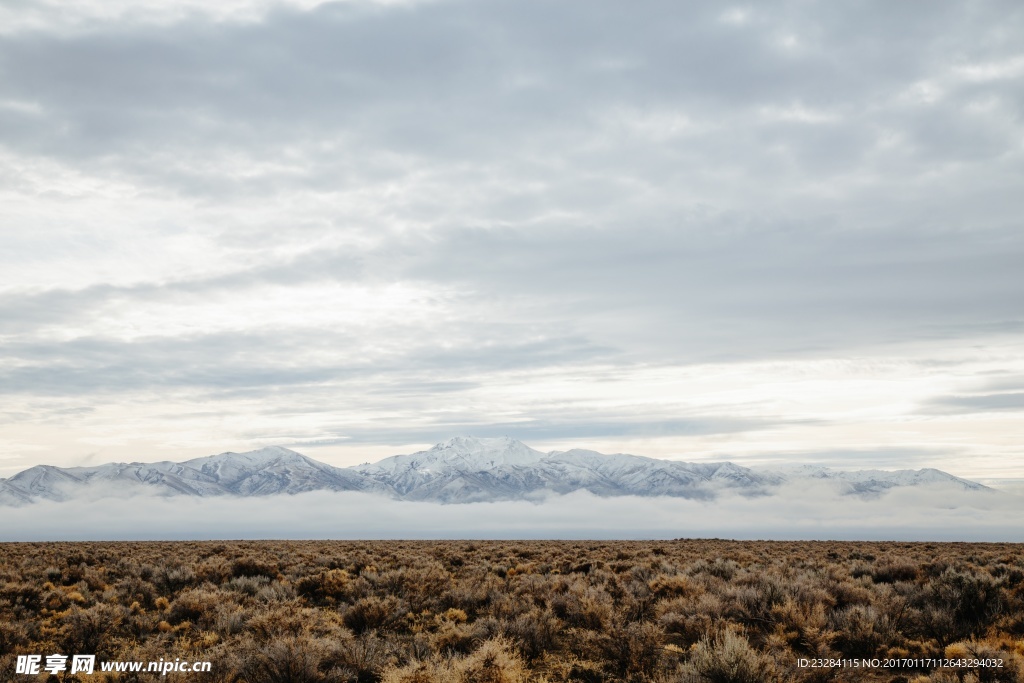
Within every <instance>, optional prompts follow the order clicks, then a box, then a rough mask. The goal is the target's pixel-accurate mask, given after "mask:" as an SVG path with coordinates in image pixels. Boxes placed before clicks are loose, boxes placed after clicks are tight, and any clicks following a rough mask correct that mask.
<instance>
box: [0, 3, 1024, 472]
mask: <svg viewBox="0 0 1024 683" xmlns="http://www.w3.org/2000/svg"><path fill="white" fill-rule="evenodd" d="M12 7H15V9H11V8H7V9H3V8H0V71H2V72H3V74H4V78H3V79H0V80H2V82H0V202H2V203H3V206H4V209H5V220H6V222H7V224H9V225H10V226H12V229H11V230H8V231H5V232H4V234H3V235H2V236H0V267H2V268H3V269H4V274H5V277H4V284H3V285H2V286H0V339H2V342H3V344H2V348H3V353H2V354H0V415H3V416H4V418H3V419H4V422H3V426H4V428H5V429H6V430H9V431H12V433H11V434H7V435H4V436H5V438H6V437H8V436H9V437H10V438H11V439H12V440H15V441H17V442H19V443H24V442H33V441H35V442H39V443H46V444H47V448H48V449H49V450H48V451H47V453H50V454H52V455H53V456H54V457H55V458H56V459H58V460H59V458H60V457H64V456H62V455H61V454H62V453H65V452H67V451H75V452H93V451H94V450H95V446H96V443H97V442H102V443H109V442H110V441H117V440H120V441H122V442H123V441H126V440H129V439H132V438H135V437H134V436H133V437H129V436H126V435H125V433H124V430H128V429H132V430H136V432H137V434H146V435H157V434H161V435H164V436H151V437H150V436H147V437H146V438H148V439H151V441H149V442H148V443H146V444H142V443H140V444H139V446H138V447H139V448H149V449H153V448H158V449H161V450H166V449H168V448H171V447H172V446H175V447H177V446H178V445H180V442H179V441H177V440H176V439H177V437H175V438H171V437H170V436H166V435H170V434H174V435H177V434H188V435H189V436H188V439H187V440H188V443H189V444H190V447H194V448H200V447H201V446H197V445H196V444H202V443H210V444H212V443H213V442H214V441H216V442H217V443H224V442H230V446H228V444H226V443H225V444H224V445H225V446H228V447H231V448H234V449H237V450H242V449H244V447H245V444H240V443H239V442H244V441H246V440H247V439H250V438H254V437H255V436H259V435H266V434H277V435H284V437H285V438H286V440H290V441H297V442H300V443H314V442H315V443H326V442H333V443H336V442H337V440H338V439H342V440H343V442H344V443H353V444H368V443H372V442H376V443H378V444H380V443H394V441H386V440H387V439H389V438H392V439H393V438H398V437H397V436H395V435H403V436H402V437H401V438H403V439H413V438H415V439H427V438H430V439H431V440H433V439H435V438H436V439H439V438H443V437H448V436H451V434H452V433H454V432H460V431H472V432H474V433H495V432H499V431H500V432H504V431H505V430H506V429H509V431H513V430H512V427H517V428H518V429H521V430H524V431H525V434H526V435H527V437H530V436H534V437H536V438H544V439H552V440H567V439H571V438H576V437H580V438H584V437H586V438H590V437H600V438H602V439H607V441H606V442H605V443H607V442H608V441H613V440H615V439H618V440H620V441H622V440H625V439H626V438H627V437H629V438H634V437H638V435H639V434H640V432H642V431H643V430H647V431H648V432H649V433H651V434H655V435H676V436H679V439H678V440H677V441H676V446H674V447H673V448H672V449H667V448H666V450H671V452H672V453H674V454H678V453H680V452H683V451H684V450H685V449H686V448H689V447H691V446H694V441H696V440H697V439H699V438H700V437H702V436H715V435H728V436H734V437H735V438H734V439H733V440H731V441H722V442H719V443H717V444H708V443H701V444H697V445H699V447H700V448H701V451H702V452H705V453H706V452H711V451H719V452H721V451H729V450H731V449H733V448H734V447H735V446H742V450H743V451H744V452H763V451H772V452H789V453H810V452H813V451H816V450H820V447H821V443H823V442H824V443H837V442H842V443H847V441H846V440H847V439H848V438H850V437H851V432H852V431H855V428H857V427H858V426H859V429H860V430H861V432H860V433H861V438H860V440H857V439H854V441H855V443H853V444H852V445H851V448H855V449H856V448H861V447H863V448H865V449H872V448H874V447H878V450H876V451H874V452H876V453H881V452H891V453H892V457H893V458H899V457H902V456H901V454H902V455H908V454H910V453H911V452H916V451H915V449H918V450H920V449H925V450H927V449H928V448H945V444H946V442H947V440H948V441H950V442H953V445H952V446H950V448H951V449H952V450H957V449H960V452H962V453H964V457H965V458H966V457H969V456H970V455H971V454H975V455H977V454H983V453H989V452H997V453H999V454H1000V457H1001V456H1002V455H1003V454H1006V453H1008V452H1009V447H1008V446H1005V445H1000V444H999V443H996V439H995V438H994V437H988V438H987V439H983V440H979V439H978V432H970V431H966V432H963V433H960V434H959V435H956V436H951V435H949V434H947V433H946V432H942V429H945V428H946V427H947V426H948V424H949V423H943V427H942V428H938V427H936V428H935V429H936V430H938V431H939V432H942V434H941V435H936V433H935V432H933V433H930V434H929V435H928V436H927V437H925V436H921V435H918V436H916V437H914V438H915V439H918V441H915V442H913V443H906V442H905V440H899V443H878V440H880V439H882V438H883V437H880V436H877V435H879V434H881V435H886V436H885V438H892V439H896V437H895V436H892V434H893V433H894V432H893V430H889V429H888V428H887V427H886V426H885V425H880V424H879V422H878V420H879V419H880V418H878V416H877V414H876V412H877V406H878V405H885V406H886V409H887V410H888V411H889V413H888V416H887V417H886V419H887V420H889V422H888V423H887V424H893V422H892V421H893V420H899V419H901V416H905V415H908V414H913V413H914V411H915V409H916V407H917V406H921V405H930V406H932V408H931V410H932V412H931V413H929V416H930V418H935V419H936V420H937V419H938V418H939V417H940V415H939V413H936V412H934V411H935V410H937V408H935V406H938V405H939V404H941V403H942V401H943V400H946V401H947V402H948V401H951V400H954V399H942V398H941V397H942V396H951V397H959V396H967V395H971V394H972V393H979V394H980V393H982V391H988V390H977V391H975V390H974V389H972V388H970V387H966V388H965V387H962V386H959V385H958V384H957V381H956V378H957V376H958V375H957V373H958V372H959V373H960V376H963V377H968V376H970V375H971V373H974V372H987V371H989V370H990V369H991V367H992V366H1001V367H1004V368H1006V369H1007V371H1008V372H1018V370H1019V366H1020V364H1021V358H1022V355H1021V353H1020V340H1021V338H1022V337H1021V332H1022V330H1024V318H1022V316H1021V312H1020V306H1019V302H1020V301H1021V300H1022V299H1024V271H1022V269H1021V268H1020V267H1019V264H1020V263H1021V262H1024V234H1022V232H1021V231H1020V229H1019V218H1018V217H1019V216H1020V215H1024V202H1022V200H1021V196H1020V192H1019V185H1020V183H1019V177H1020V174H1021V170H1022V169H1024V152H1022V150H1021V147H1020V145H1019V141H1020V139H1021V135H1022V131H1024V128H1022V125H1024V124H1022V121H1021V119H1020V116H1019V115H1018V114H1019V103H1020V101H1021V97H1022V85H1021V82H1020V79H1019V78H1017V76H1018V75H1019V70H1020V63H1021V62H1020V44H1021V41H1020V36H1021V35H1024V9H1022V8H1021V7H1020V6H1018V5H1017V4H1015V3H1012V2H996V3H992V4H987V5H984V6H973V5H971V6H968V5H963V4H962V3H954V2H937V3H931V4H929V5H928V7H927V9H926V10H923V11H922V10H920V9H919V8H916V9H914V10H909V9H901V8H895V9H894V8H893V7H891V6H890V5H889V4H882V3H867V4H863V5H857V6H852V5H839V4H814V3H810V4H808V3H804V2H796V3H785V2H783V3H775V4H773V5H770V6H766V7H758V8H748V9H745V10H743V11H735V10H731V9H725V10H723V8H721V7H718V6H711V5H708V6H702V5H687V6H682V5H678V4H673V3H667V2H656V3H653V4H644V5H635V4H633V5H624V4H616V3H612V2H595V3H589V4H588V6H587V9H586V11H580V10H579V8H575V7H569V6H557V5H552V4H551V3H544V2H540V1H539V0H527V1H525V2H520V1H514V2H513V1H511V0H498V1H496V2H487V3H474V2H468V1H465V0H444V1H430V2H369V1H362V0H352V1H347V2H319V1H317V0H309V1H306V0H296V1H289V2H277V1H271V0H266V1H265V0H231V1H230V2H223V3H216V5H215V6H214V5H209V4H208V3H207V4H204V3H197V2H193V1H192V0H188V1H187V2H176V3H169V2H164V1H163V0H146V1H145V2H144V3H143V4H142V5H139V4H138V3H125V2H122V1H121V0H117V1H116V2H115V1H112V2H103V3H101V2H82V3H76V5H75V7H74V8H72V9H68V8H66V7H63V6H60V5H59V3H54V2H51V1H50V0H25V1H24V2H19V3H16V5H14V6H12ZM846 359H854V361H855V362H857V363H860V365H859V370H858V372H861V373H863V374H862V376H861V378H860V379H858V378H856V377H853V376H852V374H851V375H848V376H844V377H843V381H842V382H837V384H835V385H834V386H833V389H832V391H831V392H826V391H824V390H818V389H815V391H816V392H817V393H815V394H814V395H815V405H814V406H813V409H809V408H807V407H806V406H807V405H808V401H807V400H805V395H804V394H803V393H801V392H802V391H804V390H805V389H806V387H807V386H808V385H812V384H813V382H811V381H807V382H805V381H802V380H799V379H793V376H792V374H791V372H790V371H791V369H792V368H794V367H797V366H799V367H800V368H802V369H801V370H800V371H799V372H798V373H797V374H799V373H801V372H802V373H807V374H808V375H813V374H815V373H818V372H820V371H821V367H820V366H819V365H817V363H818V362H819V361H822V360H827V361H835V362H845V360H846ZM879 359H883V360H879ZM875 361H878V362H879V364H880V365H884V366H885V368H883V369H881V370H879V369H878V367H877V366H876V365H874V363H875ZM772 363H775V364H777V365H776V366H775V370H772V369H767V370H766V369H765V367H767V366H759V373H760V374H758V375H757V377H756V379H752V380H751V382H750V385H751V386H750V387H749V393H750V394H756V395H757V397H758V398H757V399H752V398H751V399H743V400H741V399H740V398H737V396H738V394H739V393H741V392H740V391H739V390H738V389H736V388H735V386H734V383H733V381H732V380H730V379H729V378H728V377H725V378H724V379H722V377H723V376H727V375H728V371H726V370H722V369H721V368H724V367H727V366H732V367H733V368H735V372H739V373H747V372H748V371H749V369H750V368H751V366H752V364H755V365H756V364H772ZM893 363H895V364H902V370H901V372H902V373H903V374H902V375H901V378H902V379H898V378H894V377H893V376H891V375H890V374H888V373H889V372H890V370H889V368H890V367H891V365H892V364H893ZM928 363H932V364H934V367H939V365H943V367H945V368H946V370H943V371H938V370H937V371H936V372H935V376H934V377H933V378H932V380H931V384H928V382H927V381H926V380H924V379H922V378H921V377H920V373H919V369H920V368H921V367H922V366H923V365H926V364H928ZM711 366H714V367H713V368H712V369H711V370H710V372H709V367H711ZM954 367H956V368H959V370H953V369H951V368H954ZM772 372H776V379H775V380H774V381H773V380H771V378H769V377H768V375H771V374H772ZM709 375H711V376H715V377H717V378H719V379H722V381H721V383H720V384H722V385H727V386H728V387H730V388H729V389H728V390H725V389H721V388H719V387H718V384H716V383H713V382H706V381H704V380H703V379H701V378H706V377H708V376H709ZM652 378H653V379H652ZM660 378H665V379H664V380H662V379H660ZM681 378H683V379H681ZM687 378H689V379H690V380H692V382H688V381H687ZM861 379H862V380H863V383H862V384H859V383H858V382H860V381H861ZM867 384H871V385H872V386H874V387H884V391H881V390H875V389H871V390H869V391H864V392H861V390H862V389H863V388H864V386H865V385H867ZM925 384H928V386H924V385H925ZM693 386H699V387H700V388H699V389H696V388H692V387H693ZM666 387H668V388H666ZM1015 390H1016V389H1015V388H1011V389H1007V391H1015ZM991 391H992V392H995V391H1002V390H1001V389H992V390H991ZM730 392H732V393H731V395H730V396H727V397H724V398H723V394H726V393H730ZM698 394H699V395H698ZM866 394H871V396H873V397H878V396H880V395H881V396H882V397H883V398H882V399H878V398H874V399H870V400H869V399H868V398H860V399H858V400H861V401H862V404H861V405H860V406H859V407H852V406H851V405H849V403H848V401H849V400H852V398H851V397H854V398H856V397H861V396H862V395H866ZM886 396H891V397H892V399H891V400H884V399H885V397H886ZM897 399H898V400H897ZM933 400H934V401H937V403H929V401H933ZM956 400H959V399H956ZM971 400H973V401H975V403H977V402H978V401H979V400H981V399H977V398H972V399H971ZM987 400H988V404H987V405H988V407H989V408H990V409H991V408H992V407H993V406H994V405H996V403H998V401H1000V400H1010V399H1005V398H1004V399H997V398H991V399H987ZM161 401H163V403H162V404H161ZM65 403H74V404H76V405H65ZM979 406H980V404H978V405H974V406H966V405H959V404H958V405H957V406H956V409H957V410H961V409H967V408H970V409H972V410H974V409H977V408H979ZM69 408H70V409H75V408H78V409H80V410H91V411H94V412H93V413H92V417H89V418H88V419H86V418H82V417H73V416H74V415H79V416H81V415H82V413H62V412H59V411H65V410H67V409H69ZM946 409H952V406H951V404H950V405H946V407H945V408H943V410H946ZM146 411H148V412H147V413H146V414H145V415H142V413H143V412H146ZM1002 412H1007V410H1003V411H1002ZM943 414H951V413H943ZM59 415H63V416H64V417H63V418H62V419H63V421H59V420H58V416H59ZM213 415H220V416H222V419H218V418H215V417H213ZM865 415H870V416H871V417H870V418H865V417H864V416H865ZM230 416H234V417H233V418H231V419H229V417H230ZM55 420H58V421H57V422H55ZM225 422H230V426H224V425H225ZM55 424H60V425H62V426H64V427H66V429H62V430H54V429H53V428H52V427H53V426H54V425H55ZM40 425H45V427H42V426H40ZM117 425H121V426H120V428H118V427H117ZM811 425H813V426H811ZM32 429H36V430H37V431H35V432H34V433H31V434H30V432H31V430H32ZM119 429H120V430H121V431H120V433H119V434H118V435H116V436H115V435H114V433H115V432H118V431H119ZM15 430H16V433H13V432H14V431H15ZM798 430H803V431H801V432H800V434H801V435H800V436H796V432H797V431H798ZM516 433H522V432H519V431H516ZM998 433H999V435H1002V436H1005V439H1003V440H1004V441H1009V440H1012V438H1013V437H1014V434H1007V428H1002V429H1001V430H1000V431H999V432H998ZM864 434H869V435H872V438H874V439H875V442H873V443H864V441H866V440H868V439H867V437H865V436H864ZM58 435H59V436H58ZM389 435H391V436H390V437H389ZM431 435H434V436H431ZM854 436H856V435H854ZM684 439H689V440H688V441H687V440H684ZM744 439H747V440H749V441H750V443H747V442H744V441H743V440H744ZM788 439H796V440H797V443H793V442H790V441H788ZM906 439H910V437H906ZM936 441H938V442H939V445H938V446H936V445H935V442H936ZM968 442H970V443H973V444H974V445H973V446H971V447H970V448H967V447H962V444H963V443H968ZM594 445H595V446H600V447H604V444H594ZM196 454H198V453H196ZM32 457H33V458H34V457H35V455H32ZM48 457H49V456H48ZM25 458H29V455H25Z"/></svg>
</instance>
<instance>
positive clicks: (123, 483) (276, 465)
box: [0, 437, 990, 505]
mask: <svg viewBox="0 0 1024 683" xmlns="http://www.w3.org/2000/svg"><path fill="white" fill-rule="evenodd" d="M803 480H825V481H829V482H832V483H834V484H835V485H837V486H838V487H839V491H840V493H844V494H850V495H858V496H862V497H871V496H878V495H881V494H882V493H884V492H885V491H888V490H890V489H893V488H898V487H913V486H930V485H949V486H954V487H958V488H960V489H965V490H978V491H980V490H990V489H988V488H987V487H985V486H983V485H981V484H978V483H976V482H971V481H969V480H966V479H961V478H959V477H955V476H953V475H951V474H948V473H946V472H942V471H940V470H936V469H931V468H925V469H920V470H897V471H884V470H856V471H838V470H832V469H830V468H827V467H821V466H815V465H794V466H782V467H777V468H764V467H757V468H748V467H743V466H741V465H737V464H735V463H731V462H727V461H726V462H713V463H691V462H683V461H677V460H662V459H657V458H649V457H645V456H638V455H630V454H625V453H614V454H604V453H598V452H597V451H591V450H586V449H571V450H568V451H551V452H548V453H544V452H542V451H537V450H535V449H532V448H530V447H529V446H527V445H526V444H524V443H522V442H520V441H516V440H514V439H511V438H509V437H497V438H473V437H453V438H451V439H448V440H447V441H443V442H441V443H439V444H437V445H435V446H434V447H432V448H430V449H428V450H426V451H419V452H416V453H411V454H407V455H395V456H391V457H388V458H384V459H383V460H380V461H378V462H376V463H366V464H363V465H356V466H353V467H335V466H333V465H329V464H327V463H323V462H320V461H318V460H315V459H313V458H310V457H308V456H305V455H303V454H301V453H298V452H296V451H293V450H291V449H288V448H285V447H282V446H269V447H265V448H261V449H258V450H255V451H248V452H246V453H234V452H230V451H229V452H225V453H220V454H217V455H208V456H202V457H199V458H192V459H190V460H185V461H182V462H171V461H159V462H154V463H142V462H132V463H107V464H104V465H96V466H92V467H69V468H61V467H55V466H52V465H36V466H34V467H30V468H28V469H26V470H24V471H22V472H19V473H17V474H15V475H13V476H12V477H10V478H8V479H0V505H26V504H30V503H32V502H35V501H38V500H51V501H63V500H68V499H70V498H73V497H75V496H77V495H81V494H83V493H85V492H94V493H99V494H102V493H104V491H107V492H108V493H109V492H110V491H111V489H112V490H113V491H115V492H117V493H123V492H125V491H127V492H129V493H132V492H136V491H138V492H146V493H150V494H156V495H190V496H200V497H207V496H267V495H274V494H297V493H306V492H311V491H358V492H365V493H373V494H380V495H385V496H389V497H392V498H395V499H400V500H414V501H431V502H440V503H470V502H485V501H495V500H535V499H538V498H543V497H544V496H546V495H549V494H552V493H554V494H566V493H572V492H574V491H580V490H585V491H589V492H591V493H593V494H595V495H600V496H623V495H633V496H674V497H684V498H695V499H711V498H714V497H716V496H717V495H718V494H720V493H721V492H723V491H734V492H738V493H740V494H742V495H748V496H761V495H772V494H773V492H774V491H776V490H777V489H778V488H779V487H780V486H781V485H783V484H785V483H788V482H793V481H803Z"/></svg>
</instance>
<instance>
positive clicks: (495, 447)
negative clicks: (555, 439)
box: [356, 436, 547, 474]
mask: <svg viewBox="0 0 1024 683" xmlns="http://www.w3.org/2000/svg"><path fill="white" fill-rule="evenodd" d="M546 455H547V454H546V453H542V452H540V451H535V450H533V449H532V448H530V447H529V446H527V445H526V444H524V443H522V442H521V441H516V440H515V439H511V438H509V437H507V436H502V437H496V438H476V437H471V436H457V437H454V438H451V439H448V440H447V441H442V442H441V443H439V444H437V445H436V446H434V447H433V448H431V449H430V450H426V451H419V452H417V453H412V454H411V455H394V456H391V457H390V458H385V459H383V460H381V461H380V462H377V463H373V464H368V465H360V466H359V467H357V468H356V469H357V470H359V471H362V472H375V473H381V472H391V473H396V472H402V471H417V472H423V473H428V474H429V473H434V474H436V473H439V472H447V471H452V470H456V471H466V472H483V471H487V470H493V469H495V468H498V467H505V466H520V467H526V466H530V465H534V464H536V463H538V462H540V461H541V460H542V459H543V458H544V457H546Z"/></svg>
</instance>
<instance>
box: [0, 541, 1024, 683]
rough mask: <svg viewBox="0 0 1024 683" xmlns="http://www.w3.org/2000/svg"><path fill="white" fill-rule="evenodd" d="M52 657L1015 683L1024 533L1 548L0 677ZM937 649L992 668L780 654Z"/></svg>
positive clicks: (1021, 630)
mask: <svg viewBox="0 0 1024 683" xmlns="http://www.w3.org/2000/svg"><path fill="white" fill-rule="evenodd" d="M54 652H57V653H62V654H65V655H72V654H79V653H81V654H96V655H98V658H99V659H100V660H101V661H105V660H137V661H155V660H158V659H160V658H164V659H173V658H175V657H180V658H182V659H189V660H209V661H211V662H213V671H212V672H211V673H209V674H180V673H179V674H174V673H171V674H169V675H167V676H165V677H162V678H161V677H159V676H154V675H153V674H145V673H143V674H140V675H123V674H122V675H121V677H120V678H116V677H113V676H111V677H108V678H104V675H103V674H100V673H96V674H94V675H93V676H84V677H80V678H79V681H80V683H85V682H86V681H104V680H107V681H111V682H112V681H119V682H120V683H128V682H131V681H148V680H163V681H167V682H168V683H173V682H175V681H186V680H187V681H197V682H204V681H209V682H217V683H334V682H341V681H359V682H363V683H365V682H370V681H374V682H376V681H386V682H388V683H421V682H428V681H437V682H439V683H448V682H450V683H487V682H493V683H521V682H525V681H550V682H551V683H556V682H560V681H582V682H591V683H599V682H605V681H609V682H610V681H637V682H658V683H669V682H672V681H680V682H683V681H686V682H690V681H692V682H697V681H703V682H708V683H730V682H738V683H744V682H746V683H753V682H757V681H887V682H904V683H910V682H914V683H926V682H928V681H932V682H939V681H949V682H952V681H956V682H957V683H974V682H977V683H982V682H985V681H1011V682H1015V683H1024V546H1020V545H1004V544H939V543H825V542H822V543H800V542H792V543H790V542H729V541H718V540H703V541H698V540H681V541H659V542H577V541H562V542H557V541H537V542H497V541H494V542H491V541H486V542H485V541H473V542H468V541H446V542H441V541H437V542H428V541H422V542H403V541H394V542H313V541H310V542H232V543H214V542H211V543H192V542H181V543H22V544H4V545H0V680H3V681H7V680H22V681H30V680H31V679H30V677H27V676H15V674H14V663H15V658H16V656H17V655H19V654H42V655H47V654H52V653H54ZM936 657H949V658H968V659H970V658H983V659H984V658H988V659H1000V660H1002V661H1003V666H1002V667H1001V668H999V669H978V668H975V669H971V668H947V669H942V668H938V667H934V666H915V667H909V668H901V669H889V670H886V669H880V668H852V667H847V668H825V669H820V668H818V669H812V668H805V667H800V666H798V662H799V660H800V659H801V658H804V659H815V658H825V659H829V658H830V659H843V658H846V659H851V658H856V659H858V660H859V659H862V658H879V659H886V658H911V659H914V658H916V659H921V658H936ZM39 680H40V681H44V680H47V676H46V674H42V675H40V677H39ZM54 680H59V681H61V682H64V683H71V682H73V681H74V680H75V678H74V677H72V676H64V677H58V678H57V679H54Z"/></svg>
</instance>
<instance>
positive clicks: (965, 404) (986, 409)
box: [928, 392, 1024, 413]
mask: <svg viewBox="0 0 1024 683" xmlns="http://www.w3.org/2000/svg"><path fill="white" fill-rule="evenodd" d="M928 409H929V410H930V411H931V412H936V413H990V412H1001V411H1021V410H1024V393H1020V392H1018V393H1002V394H976V395H972V396H941V397H938V398H935V399H933V400H932V401H931V402H930V403H929V404H928Z"/></svg>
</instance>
